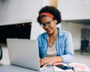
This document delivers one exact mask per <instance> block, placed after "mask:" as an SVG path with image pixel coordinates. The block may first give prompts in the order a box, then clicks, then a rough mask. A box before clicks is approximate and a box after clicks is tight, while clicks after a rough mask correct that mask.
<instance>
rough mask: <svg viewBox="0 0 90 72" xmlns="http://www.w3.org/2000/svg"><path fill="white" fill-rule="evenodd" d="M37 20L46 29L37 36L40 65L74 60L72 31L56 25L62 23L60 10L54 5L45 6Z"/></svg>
mask: <svg viewBox="0 0 90 72" xmlns="http://www.w3.org/2000/svg"><path fill="white" fill-rule="evenodd" d="M37 21H38V23H39V24H40V25H41V27H42V28H43V29H44V30H45V31H46V32H45V33H43V34H41V35H39V36H38V38H37V40H38V46H39V56H40V65H43V64H44V66H48V65H52V64H54V63H56V62H59V63H61V62H63V63H70V62H72V61H73V59H74V50H73V42H72V36H71V33H69V32H67V31H62V30H60V29H59V28H57V26H56V25H57V24H58V23H61V14H60V11H59V10H58V9H56V8H55V7H53V6H45V7H43V8H42V9H41V10H40V11H39V16H38V18H37Z"/></svg>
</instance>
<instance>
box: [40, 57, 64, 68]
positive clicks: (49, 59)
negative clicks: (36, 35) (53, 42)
mask: <svg viewBox="0 0 90 72" xmlns="http://www.w3.org/2000/svg"><path fill="white" fill-rule="evenodd" d="M62 62H63V58H62V57H60V56H54V57H45V58H43V59H41V61H40V66H41V65H43V64H45V65H44V66H43V67H46V66H48V65H53V64H54V63H62Z"/></svg>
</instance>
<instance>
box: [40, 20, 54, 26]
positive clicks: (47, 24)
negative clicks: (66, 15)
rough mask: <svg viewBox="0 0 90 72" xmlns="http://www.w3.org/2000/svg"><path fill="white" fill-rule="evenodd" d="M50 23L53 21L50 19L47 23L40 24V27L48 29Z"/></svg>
mask: <svg viewBox="0 0 90 72" xmlns="http://www.w3.org/2000/svg"><path fill="white" fill-rule="evenodd" d="M52 21H53V19H52V20H51V21H48V22H46V23H43V24H41V27H43V28H44V27H45V26H48V27H50V25H51V22H52Z"/></svg>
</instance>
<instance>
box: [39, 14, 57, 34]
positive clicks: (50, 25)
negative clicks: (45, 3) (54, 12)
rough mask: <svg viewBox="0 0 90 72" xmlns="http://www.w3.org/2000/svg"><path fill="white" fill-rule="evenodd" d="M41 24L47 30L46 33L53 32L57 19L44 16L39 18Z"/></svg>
mask: <svg viewBox="0 0 90 72" xmlns="http://www.w3.org/2000/svg"><path fill="white" fill-rule="evenodd" d="M41 23H42V24H41V25H42V26H43V29H44V30H45V31H47V33H48V34H54V33H55V29H57V27H56V23H57V20H54V19H53V18H51V17H49V16H44V17H42V18H41Z"/></svg>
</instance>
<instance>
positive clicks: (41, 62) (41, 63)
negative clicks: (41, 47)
mask: <svg viewBox="0 0 90 72" xmlns="http://www.w3.org/2000/svg"><path fill="white" fill-rule="evenodd" d="M47 62H48V61H45V60H41V61H40V66H41V65H43V64H46V63H47Z"/></svg>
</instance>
